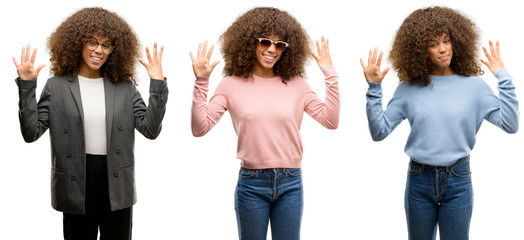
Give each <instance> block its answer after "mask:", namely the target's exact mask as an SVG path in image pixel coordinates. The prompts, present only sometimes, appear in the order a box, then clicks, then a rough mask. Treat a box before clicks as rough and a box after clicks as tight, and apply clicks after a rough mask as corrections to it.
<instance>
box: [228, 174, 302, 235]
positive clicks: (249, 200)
mask: <svg viewBox="0 0 524 240" xmlns="http://www.w3.org/2000/svg"><path fill="white" fill-rule="evenodd" d="M303 205H304V201H303V188H302V171H301V169H300V168H275V169H246V168H241V169H240V172H239V176H238V184H237V187H236V190H235V211H236V215H237V225H238V236H239V239H241V240H265V239H266V235H267V228H268V223H269V222H271V234H272V239H273V240H295V239H300V224H301V221H302V209H303Z"/></svg>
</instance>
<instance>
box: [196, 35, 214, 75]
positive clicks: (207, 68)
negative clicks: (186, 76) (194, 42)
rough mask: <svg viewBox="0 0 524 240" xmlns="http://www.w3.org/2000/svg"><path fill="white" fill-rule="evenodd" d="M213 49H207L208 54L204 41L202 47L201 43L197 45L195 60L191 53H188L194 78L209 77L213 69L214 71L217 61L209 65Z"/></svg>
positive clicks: (212, 47)
mask: <svg viewBox="0 0 524 240" xmlns="http://www.w3.org/2000/svg"><path fill="white" fill-rule="evenodd" d="M214 48H215V46H214V45H211V47H209V52H208V51H207V41H205V42H204V45H203V46H202V43H200V44H198V52H197V57H196V58H195V57H194V56H193V52H189V56H190V57H191V62H192V63H193V64H192V65H193V72H194V73H195V76H197V77H209V76H211V73H212V72H213V69H215V67H216V65H217V64H218V63H219V62H220V61H218V60H217V61H214V62H213V63H212V64H209V61H210V60H211V55H212V54H213V49H214Z"/></svg>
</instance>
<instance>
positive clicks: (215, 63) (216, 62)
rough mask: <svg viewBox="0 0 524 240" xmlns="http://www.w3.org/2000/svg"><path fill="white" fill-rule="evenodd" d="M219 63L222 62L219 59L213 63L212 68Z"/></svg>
mask: <svg viewBox="0 0 524 240" xmlns="http://www.w3.org/2000/svg"><path fill="white" fill-rule="evenodd" d="M218 63H220V61H219V60H216V61H214V62H213V64H211V70H213V69H214V68H215V67H216V66H217V65H218Z"/></svg>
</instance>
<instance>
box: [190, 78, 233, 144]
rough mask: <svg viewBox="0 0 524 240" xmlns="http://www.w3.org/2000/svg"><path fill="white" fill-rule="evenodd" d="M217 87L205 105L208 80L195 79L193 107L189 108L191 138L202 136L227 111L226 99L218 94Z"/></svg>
mask: <svg viewBox="0 0 524 240" xmlns="http://www.w3.org/2000/svg"><path fill="white" fill-rule="evenodd" d="M219 89H220V87H217V90H216V93H215V95H214V96H213V97H212V98H211V100H210V101H209V104H208V103H207V92H208V90H209V78H208V77H197V79H196V80H195V88H194V90H193V105H192V107H191V130H192V131H193V136H195V137H201V136H204V135H205V134H206V133H207V132H209V130H211V128H213V126H215V124H216V123H217V122H218V120H220V118H221V117H222V115H223V114H224V113H225V112H226V111H227V99H226V97H225V96H224V95H223V94H220V91H219Z"/></svg>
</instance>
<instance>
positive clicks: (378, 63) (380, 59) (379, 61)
mask: <svg viewBox="0 0 524 240" xmlns="http://www.w3.org/2000/svg"><path fill="white" fill-rule="evenodd" d="M382 55H384V52H382V51H380V54H379V55H378V61H377V65H378V67H379V69H380V63H382Z"/></svg>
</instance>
